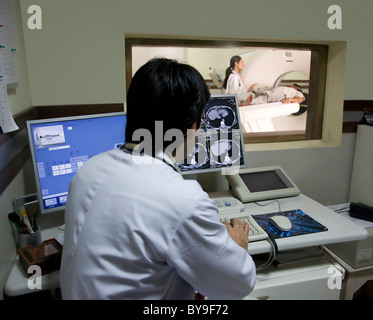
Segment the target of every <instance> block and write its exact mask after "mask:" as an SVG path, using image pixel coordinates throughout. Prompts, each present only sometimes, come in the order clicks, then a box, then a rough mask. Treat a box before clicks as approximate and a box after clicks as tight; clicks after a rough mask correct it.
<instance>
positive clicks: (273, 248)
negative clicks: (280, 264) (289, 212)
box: [255, 199, 281, 271]
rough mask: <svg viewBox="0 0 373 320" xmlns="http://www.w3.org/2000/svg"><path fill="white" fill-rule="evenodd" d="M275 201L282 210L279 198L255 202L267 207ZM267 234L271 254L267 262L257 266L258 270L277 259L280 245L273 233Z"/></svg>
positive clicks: (279, 209)
mask: <svg viewBox="0 0 373 320" xmlns="http://www.w3.org/2000/svg"><path fill="white" fill-rule="evenodd" d="M273 202H277V205H278V211H279V212H281V206H280V201H278V200H277V199H275V200H272V201H270V202H268V203H266V204H261V203H258V202H255V204H256V205H258V206H261V207H265V206H267V205H269V204H271V203H273ZM267 235H268V238H267V239H266V240H267V242H268V243H269V245H270V254H269V257H268V260H267V261H266V262H264V263H263V264H262V265H260V266H259V267H257V268H256V270H257V271H259V270H263V269H265V268H267V267H268V266H270V265H271V264H272V263H273V261H275V259H276V255H277V254H278V247H277V243H276V240H275V238H274V237H273V235H271V234H269V233H267Z"/></svg>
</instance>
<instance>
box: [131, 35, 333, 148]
mask: <svg viewBox="0 0 373 320" xmlns="http://www.w3.org/2000/svg"><path fill="white" fill-rule="evenodd" d="M141 45H143V46H156V47H161V46H165V47H188V48H191V47H192V48H235V47H261V48H266V47H268V48H273V47H275V48H279V49H289V50H290V49H294V50H310V51H311V66H310V79H309V92H313V93H312V95H311V94H309V96H308V105H312V106H316V108H314V107H312V108H308V110H307V121H306V129H305V131H277V132H258V133H244V134H243V137H244V143H245V144H253V143H270V142H292V141H307V140H320V139H322V130H323V122H324V100H325V92H326V78H327V66H328V51H329V46H328V45H327V44H317V43H316V44H315V43H303V42H298V41H278V42H277V41H265V40H260V41H259V40H255V41H254V40H234V39H233V40H231V39H228V40H227V39H185V38H182V37H180V38H176V37H171V38H168V37H167V38H166V37H165V38H163V37H161V36H158V37H150V36H139V35H136V36H132V35H125V77H126V92H128V87H129V84H130V82H131V79H132V47H133V46H141ZM205 80H206V81H207V82H210V81H211V80H210V79H205Z"/></svg>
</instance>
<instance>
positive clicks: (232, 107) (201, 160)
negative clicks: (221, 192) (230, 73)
mask: <svg viewBox="0 0 373 320" xmlns="http://www.w3.org/2000/svg"><path fill="white" fill-rule="evenodd" d="M178 166H179V169H180V171H181V172H182V174H183V175H187V174H191V173H203V172H211V171H220V170H224V171H225V170H229V171H231V172H233V170H232V169H236V170H238V169H240V168H244V167H245V166H246V157H245V148H244V142H243V137H242V130H241V120H240V112H239V106H238V103H237V96H236V95H233V94H222V95H212V96H211V98H210V99H209V101H208V103H207V105H206V106H205V108H204V110H203V116H202V120H201V131H200V134H199V136H198V140H197V143H196V145H195V147H194V150H193V152H192V153H191V154H189V155H188V157H187V158H185V159H184V160H183V161H181V162H179V163H178ZM226 173H229V172H228V171H227V172H226Z"/></svg>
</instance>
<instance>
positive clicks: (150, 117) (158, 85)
mask: <svg viewBox="0 0 373 320" xmlns="http://www.w3.org/2000/svg"><path fill="white" fill-rule="evenodd" d="M209 98H210V92H209V89H208V87H207V85H206V83H205V81H204V79H203V78H202V76H201V74H200V73H199V72H198V71H197V70H196V69H195V68H193V67H192V66H190V65H187V64H183V63H179V62H177V61H176V60H170V59H166V58H157V59H152V60H150V61H149V62H147V63H146V64H145V65H143V66H142V67H141V68H140V69H139V70H138V71H137V72H136V73H135V75H134V76H133V78H132V81H131V84H130V86H129V89H128V94H127V125H126V141H127V142H138V141H133V140H132V139H133V133H134V132H135V131H136V130H137V129H147V130H148V131H149V132H150V133H151V134H152V137H153V140H155V138H154V137H155V122H156V121H162V123H163V134H164V133H166V132H167V130H169V129H179V130H181V131H182V133H183V134H184V136H185V134H186V132H187V129H188V128H190V127H191V126H192V124H193V123H194V122H197V128H199V127H200V125H201V117H202V112H203V108H204V107H205V106H206V104H207V102H208V99H209ZM162 140H164V139H163V137H162ZM162 142H163V148H166V147H167V146H168V145H169V144H171V143H172V141H162ZM152 143H153V145H152V148H153V150H154V148H155V144H154V141H153V142H152ZM155 151H157V150H155Z"/></svg>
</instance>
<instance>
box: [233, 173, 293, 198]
mask: <svg viewBox="0 0 373 320" xmlns="http://www.w3.org/2000/svg"><path fill="white" fill-rule="evenodd" d="M226 178H227V180H228V183H229V187H230V189H231V192H232V193H233V194H234V195H235V196H237V197H238V199H240V200H241V202H254V201H261V200H270V199H277V198H284V197H292V196H297V195H299V193H300V190H299V188H298V187H297V186H296V185H295V183H294V182H293V181H292V180H291V179H290V178H289V177H288V175H287V174H286V173H285V172H284V171H283V170H282V168H281V167H279V166H273V167H264V168H251V169H242V170H240V172H239V173H238V174H236V175H228V176H226Z"/></svg>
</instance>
